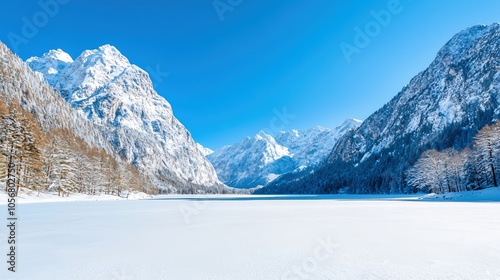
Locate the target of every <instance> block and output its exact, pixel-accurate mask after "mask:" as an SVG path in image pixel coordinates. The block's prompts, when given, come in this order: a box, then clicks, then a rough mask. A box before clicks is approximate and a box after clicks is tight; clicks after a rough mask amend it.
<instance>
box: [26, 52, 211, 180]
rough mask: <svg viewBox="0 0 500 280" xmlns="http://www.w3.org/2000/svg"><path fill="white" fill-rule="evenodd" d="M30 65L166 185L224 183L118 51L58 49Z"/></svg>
mask: <svg viewBox="0 0 500 280" xmlns="http://www.w3.org/2000/svg"><path fill="white" fill-rule="evenodd" d="M27 63H28V65H29V66H30V67H31V68H32V69H33V70H34V71H37V72H38V73H39V75H41V76H43V77H44V78H45V80H46V81H47V82H48V83H49V84H50V85H51V86H52V87H53V88H54V89H55V90H56V91H57V92H59V93H60V95H61V96H62V97H63V98H64V99H65V100H66V101H67V102H68V103H69V104H70V105H71V106H72V107H73V108H74V109H76V110H77V111H78V112H79V114H80V115H81V116H83V117H85V118H86V119H88V120H90V121H91V122H92V123H94V124H95V125H97V126H98V127H99V129H100V130H101V132H102V133H103V135H104V137H105V138H106V139H107V141H109V143H111V145H112V146H113V148H114V149H115V150H116V151H117V152H118V153H119V154H120V155H121V156H122V157H124V158H125V159H126V160H127V161H129V162H131V163H133V164H134V165H135V166H137V167H138V168H139V169H140V170H142V171H144V172H147V173H148V174H150V175H152V176H153V177H154V178H156V183H157V184H158V185H159V186H160V187H163V188H170V187H179V186H188V185H191V184H192V185H200V186H208V187H210V186H217V185H221V183H220V181H219V180H218V178H217V174H216V173H215V170H214V168H213V167H212V165H211V163H210V162H209V161H208V160H207V159H206V158H205V157H204V155H203V154H202V152H201V150H200V148H199V147H197V144H196V143H195V142H194V140H193V138H192V137H191V134H190V133H189V131H188V130H187V129H186V128H185V127H184V126H183V125H182V124H181V123H180V122H179V121H178V120H177V119H176V118H175V116H174V114H173V111H172V107H171V106H170V104H169V103H168V102H167V101H166V100H165V99H164V98H163V97H161V96H160V95H158V94H157V92H156V91H155V90H154V88H153V83H152V81H151V79H150V77H149V75H148V73H146V72H145V71H144V70H142V69H140V68H139V67H137V66H135V65H133V64H131V63H130V62H129V61H128V59H127V58H126V57H125V56H123V55H122V54H121V53H120V52H119V51H118V50H117V49H116V48H115V47H113V46H110V45H105V46H102V47H100V48H98V49H95V50H87V51H84V52H83V53H82V54H81V55H80V56H79V57H78V58H76V59H75V60H73V59H72V58H71V57H70V56H69V55H68V54H67V53H64V52H63V51H62V50H53V51H50V52H48V53H47V54H45V55H43V56H42V57H33V58H30V59H28V60H27Z"/></svg>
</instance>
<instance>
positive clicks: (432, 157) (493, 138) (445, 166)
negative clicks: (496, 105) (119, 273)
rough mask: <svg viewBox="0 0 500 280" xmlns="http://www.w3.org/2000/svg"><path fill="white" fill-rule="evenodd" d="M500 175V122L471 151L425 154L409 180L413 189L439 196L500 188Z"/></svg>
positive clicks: (485, 130)
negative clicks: (440, 194)
mask: <svg viewBox="0 0 500 280" xmlns="http://www.w3.org/2000/svg"><path fill="white" fill-rule="evenodd" d="M499 171H500V121H498V122H496V123H495V124H492V125H487V126H485V127H483V128H482V129H481V130H480V131H479V132H478V133H477V135H476V136H475V137H474V141H473V143H472V145H471V147H467V148H465V149H463V150H461V151H457V150H455V149H452V148H450V149H446V150H442V151H437V150H428V151H425V152H424V153H423V154H422V156H421V157H420V159H419V160H418V161H417V162H416V163H415V164H414V165H413V167H411V168H410V169H409V170H408V171H407V178H406V179H407V183H408V184H409V185H411V186H414V187H416V188H418V189H421V190H424V191H428V192H432V193H438V194H439V193H446V192H462V191H470V190H478V189H484V188H489V187H498V186H499V180H500V172H499Z"/></svg>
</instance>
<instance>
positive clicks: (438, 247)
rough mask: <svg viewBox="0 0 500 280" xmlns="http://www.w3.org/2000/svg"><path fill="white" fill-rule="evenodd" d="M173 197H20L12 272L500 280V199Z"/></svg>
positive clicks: (30, 277)
mask: <svg viewBox="0 0 500 280" xmlns="http://www.w3.org/2000/svg"><path fill="white" fill-rule="evenodd" d="M161 198H163V199H154V200H138V201H99V202H90V201H89V202H58V203H33V204H21V205H19V206H18V208H19V210H18V211H19V214H18V216H19V217H20V218H19V219H20V220H19V222H18V223H19V225H18V242H19V244H18V246H19V250H18V252H17V254H18V266H17V269H18V272H16V273H15V274H14V273H10V272H8V271H7V269H6V268H7V265H6V264H5V263H4V264H2V265H1V271H0V279H26V280H38V279H41V280H44V279H50V280H54V279H64V280H68V279H72V280H76V279H85V280H87V279H106V280H125V279H130V280H131V279H147V280H155V279H169V280H191V279H192V280H246V279H248V280H249V279H290V280H292V279H293V280H296V279H312V280H320V279H467V280H470V279H480V280H487V279H500V204H499V203H489V202H478V203H469V202H424V201H412V200H406V199H394V197H384V196H378V197H370V196H363V197H356V199H332V197H314V196H309V197H260V198H255V197H252V198H248V197H234V196H232V197H226V198H224V197H211V198H207V199H205V198H202V199H199V198H192V197H178V196H169V197H161ZM337 198H338V197H337ZM345 198H348V197H345ZM4 207H5V205H0V208H2V209H3V208H4ZM4 212H7V211H3V210H2V216H1V217H0V218H1V220H2V221H6V217H5V213H4ZM0 233H1V236H0V240H1V245H2V247H1V251H0V252H1V253H2V254H4V252H7V248H6V242H5V237H6V236H7V232H6V230H5V226H2V229H1V230H0Z"/></svg>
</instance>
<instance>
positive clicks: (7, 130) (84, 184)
mask: <svg viewBox="0 0 500 280" xmlns="http://www.w3.org/2000/svg"><path fill="white" fill-rule="evenodd" d="M9 167H10V168H9ZM8 178H14V179H15V180H14V184H15V188H16V194H17V193H19V190H20V189H21V188H26V189H30V190H33V191H37V192H46V191H57V192H58V194H59V195H60V196H65V195H69V194H70V193H82V194H89V195H99V194H111V195H117V196H123V195H125V194H127V195H128V193H129V192H130V191H142V192H145V193H149V194H157V193H158V189H157V188H156V187H155V186H154V185H153V184H152V183H151V182H150V180H149V179H148V178H147V177H146V176H144V175H142V174H140V173H139V172H138V171H137V170H136V169H135V168H134V167H133V166H132V165H130V164H128V163H126V162H125V161H121V162H120V161H118V160H116V159H115V158H114V157H113V156H111V155H110V154H108V153H106V151H105V150H103V149H99V148H96V147H91V146H89V145H88V144H87V143H86V142H85V141H84V140H83V139H81V138H79V137H78V136H75V134H74V133H73V132H72V131H71V130H69V129H66V128H50V129H48V130H45V131H42V129H41V128H40V126H39V125H38V123H37V121H36V119H35V117H34V116H33V114H31V113H30V112H27V111H26V110H24V109H23V108H21V107H20V106H19V105H18V104H16V103H12V102H11V103H8V104H6V103H5V102H3V101H0V182H2V183H4V184H6V182H7V179H8Z"/></svg>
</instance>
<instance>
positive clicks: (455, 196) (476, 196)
mask: <svg viewBox="0 0 500 280" xmlns="http://www.w3.org/2000/svg"><path fill="white" fill-rule="evenodd" d="M139 199H153V200H164V199H165V200H182V199H189V200H193V199H196V200H329V199H330V200H384V201H426V202H430V201H440V202H443V201H454V202H500V188H488V189H484V190H477V191H469V192H460V193H446V194H412V195H404V194H389V195H385V194H376V195H367V194H359V195H351V194H335V195H237V194H229V195H180V194H179V195H148V194H146V193H142V192H135V191H134V192H131V193H130V195H129V196H128V198H126V197H119V196H116V195H108V194H101V195H86V194H79V193H72V194H70V195H69V196H67V197H60V196H58V194H57V193H56V192H48V193H47V192H41V193H38V192H34V191H30V190H25V189H21V191H20V193H19V196H18V197H17V201H16V203H20V204H25V203H47V202H77V201H109V200H139ZM5 204H7V194H6V193H5V192H0V205H5Z"/></svg>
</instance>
